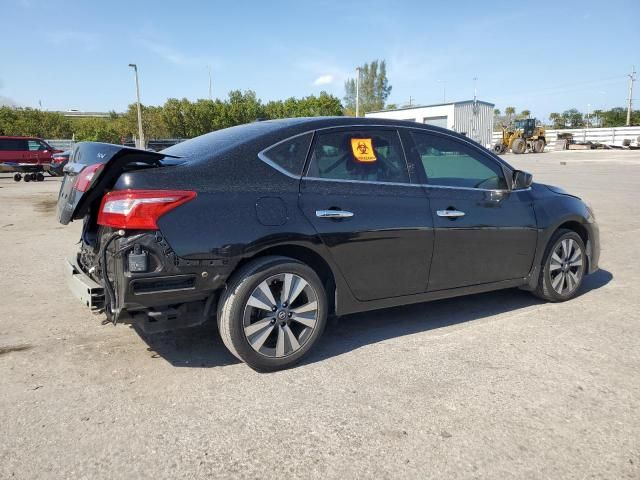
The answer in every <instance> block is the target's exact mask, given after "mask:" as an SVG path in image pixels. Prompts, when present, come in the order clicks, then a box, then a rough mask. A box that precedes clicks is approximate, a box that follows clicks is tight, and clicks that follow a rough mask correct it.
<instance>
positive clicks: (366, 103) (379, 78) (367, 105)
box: [344, 60, 392, 115]
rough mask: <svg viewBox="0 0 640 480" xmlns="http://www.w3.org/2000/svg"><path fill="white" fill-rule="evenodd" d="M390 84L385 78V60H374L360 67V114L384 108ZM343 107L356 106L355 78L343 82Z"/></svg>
mask: <svg viewBox="0 0 640 480" xmlns="http://www.w3.org/2000/svg"><path fill="white" fill-rule="evenodd" d="M391 88H392V87H391V85H389V80H388V78H387V64H386V62H385V60H382V61H378V60H374V61H372V62H371V63H365V64H364V65H362V67H360V85H359V89H360V114H361V115H362V114H364V113H365V112H371V111H374V110H382V109H384V106H385V103H386V101H387V98H389V94H390V93H391ZM344 90H345V96H344V104H345V109H348V110H355V108H356V79H355V78H349V79H348V80H347V81H346V82H345V83H344Z"/></svg>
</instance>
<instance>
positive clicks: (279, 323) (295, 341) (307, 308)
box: [243, 273, 318, 358]
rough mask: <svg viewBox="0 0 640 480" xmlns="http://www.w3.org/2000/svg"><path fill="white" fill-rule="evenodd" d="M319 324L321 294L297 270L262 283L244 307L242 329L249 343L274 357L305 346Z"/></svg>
mask: <svg viewBox="0 0 640 480" xmlns="http://www.w3.org/2000/svg"><path fill="white" fill-rule="evenodd" d="M317 323H318V295H317V293H316V292H315V290H314V289H313V287H312V286H311V285H310V284H309V282H307V281H306V280H305V279H304V278H302V277H301V276H300V275H296V274H295V273H280V274H277V275H273V276H271V277H269V278H267V279H266V280H264V281H263V282H261V283H260V284H259V285H258V286H257V287H256V288H255V289H254V290H253V292H252V293H251V295H250V296H249V298H248V300H247V302H246V305H245V308H244V316H243V329H244V335H245V337H246V339H247V341H248V342H249V345H251V348H253V349H254V350H255V351H256V352H258V353H260V354H261V355H265V356H267V357H271V358H282V357H286V356H289V355H291V354H293V353H295V352H296V351H298V350H299V349H300V348H302V346H303V345H304V344H305V343H306V342H307V341H308V340H309V338H310V337H311V335H312V333H313V331H314V330H315V328H316V324H317Z"/></svg>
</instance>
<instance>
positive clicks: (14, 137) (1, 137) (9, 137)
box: [0, 135, 43, 140]
mask: <svg viewBox="0 0 640 480" xmlns="http://www.w3.org/2000/svg"><path fill="white" fill-rule="evenodd" d="M0 140H43V139H42V138H40V137H25V136H20V135H0Z"/></svg>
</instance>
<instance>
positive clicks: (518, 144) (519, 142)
mask: <svg viewBox="0 0 640 480" xmlns="http://www.w3.org/2000/svg"><path fill="white" fill-rule="evenodd" d="M526 149H527V143H526V142H525V141H524V140H523V139H522V138H516V139H515V140H514V141H513V143H512V144H511V151H512V152H513V153H516V154H520V153H524V151H525V150H526Z"/></svg>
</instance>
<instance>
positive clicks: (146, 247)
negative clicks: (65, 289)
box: [65, 232, 229, 333]
mask: <svg viewBox="0 0 640 480" xmlns="http://www.w3.org/2000/svg"><path fill="white" fill-rule="evenodd" d="M105 237H106V241H103V242H101V248H100V251H99V252H95V253H91V247H88V246H86V245H84V246H83V248H82V250H81V252H79V253H78V255H76V257H75V258H69V259H67V262H66V268H65V273H66V278H67V284H68V286H69V288H70V290H71V292H72V293H73V294H74V295H75V296H76V297H77V298H78V299H79V300H80V301H82V303H84V304H85V305H86V306H87V307H89V308H91V309H92V310H93V311H95V312H102V311H104V312H105V314H106V315H107V319H108V320H109V321H112V322H113V323H117V322H121V323H127V324H135V325H136V326H139V327H141V328H142V329H143V330H144V331H146V332H148V333H153V332H159V331H165V330H172V329H176V328H183V327H190V326H194V325H198V324H200V323H203V322H204V321H206V320H207V319H208V318H211V317H212V316H213V315H214V314H215V311H216V302H217V292H218V291H219V290H220V289H221V288H222V287H223V286H224V282H225V281H226V278H227V276H228V273H229V267H228V265H227V264H226V263H227V262H226V260H222V259H220V260H217V259H207V260H186V259H182V258H179V257H177V256H176V255H175V253H173V251H172V250H171V248H170V247H169V246H168V244H167V243H166V241H165V240H164V239H163V238H162V235H161V234H160V232H144V233H139V234H133V235H129V236H120V235H118V233H117V232H113V233H111V234H107V235H105ZM112 237H113V238H112ZM104 248H106V252H103V249H104ZM105 253H106V260H107V261H106V264H107V271H108V278H109V285H108V286H107V285H106V284H105V282H104V280H103V275H102V273H101V267H100V265H101V264H102V262H101V261H100V259H101V258H104V257H103V255H104V254H105ZM110 292H113V293H110ZM111 296H113V298H111Z"/></svg>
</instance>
